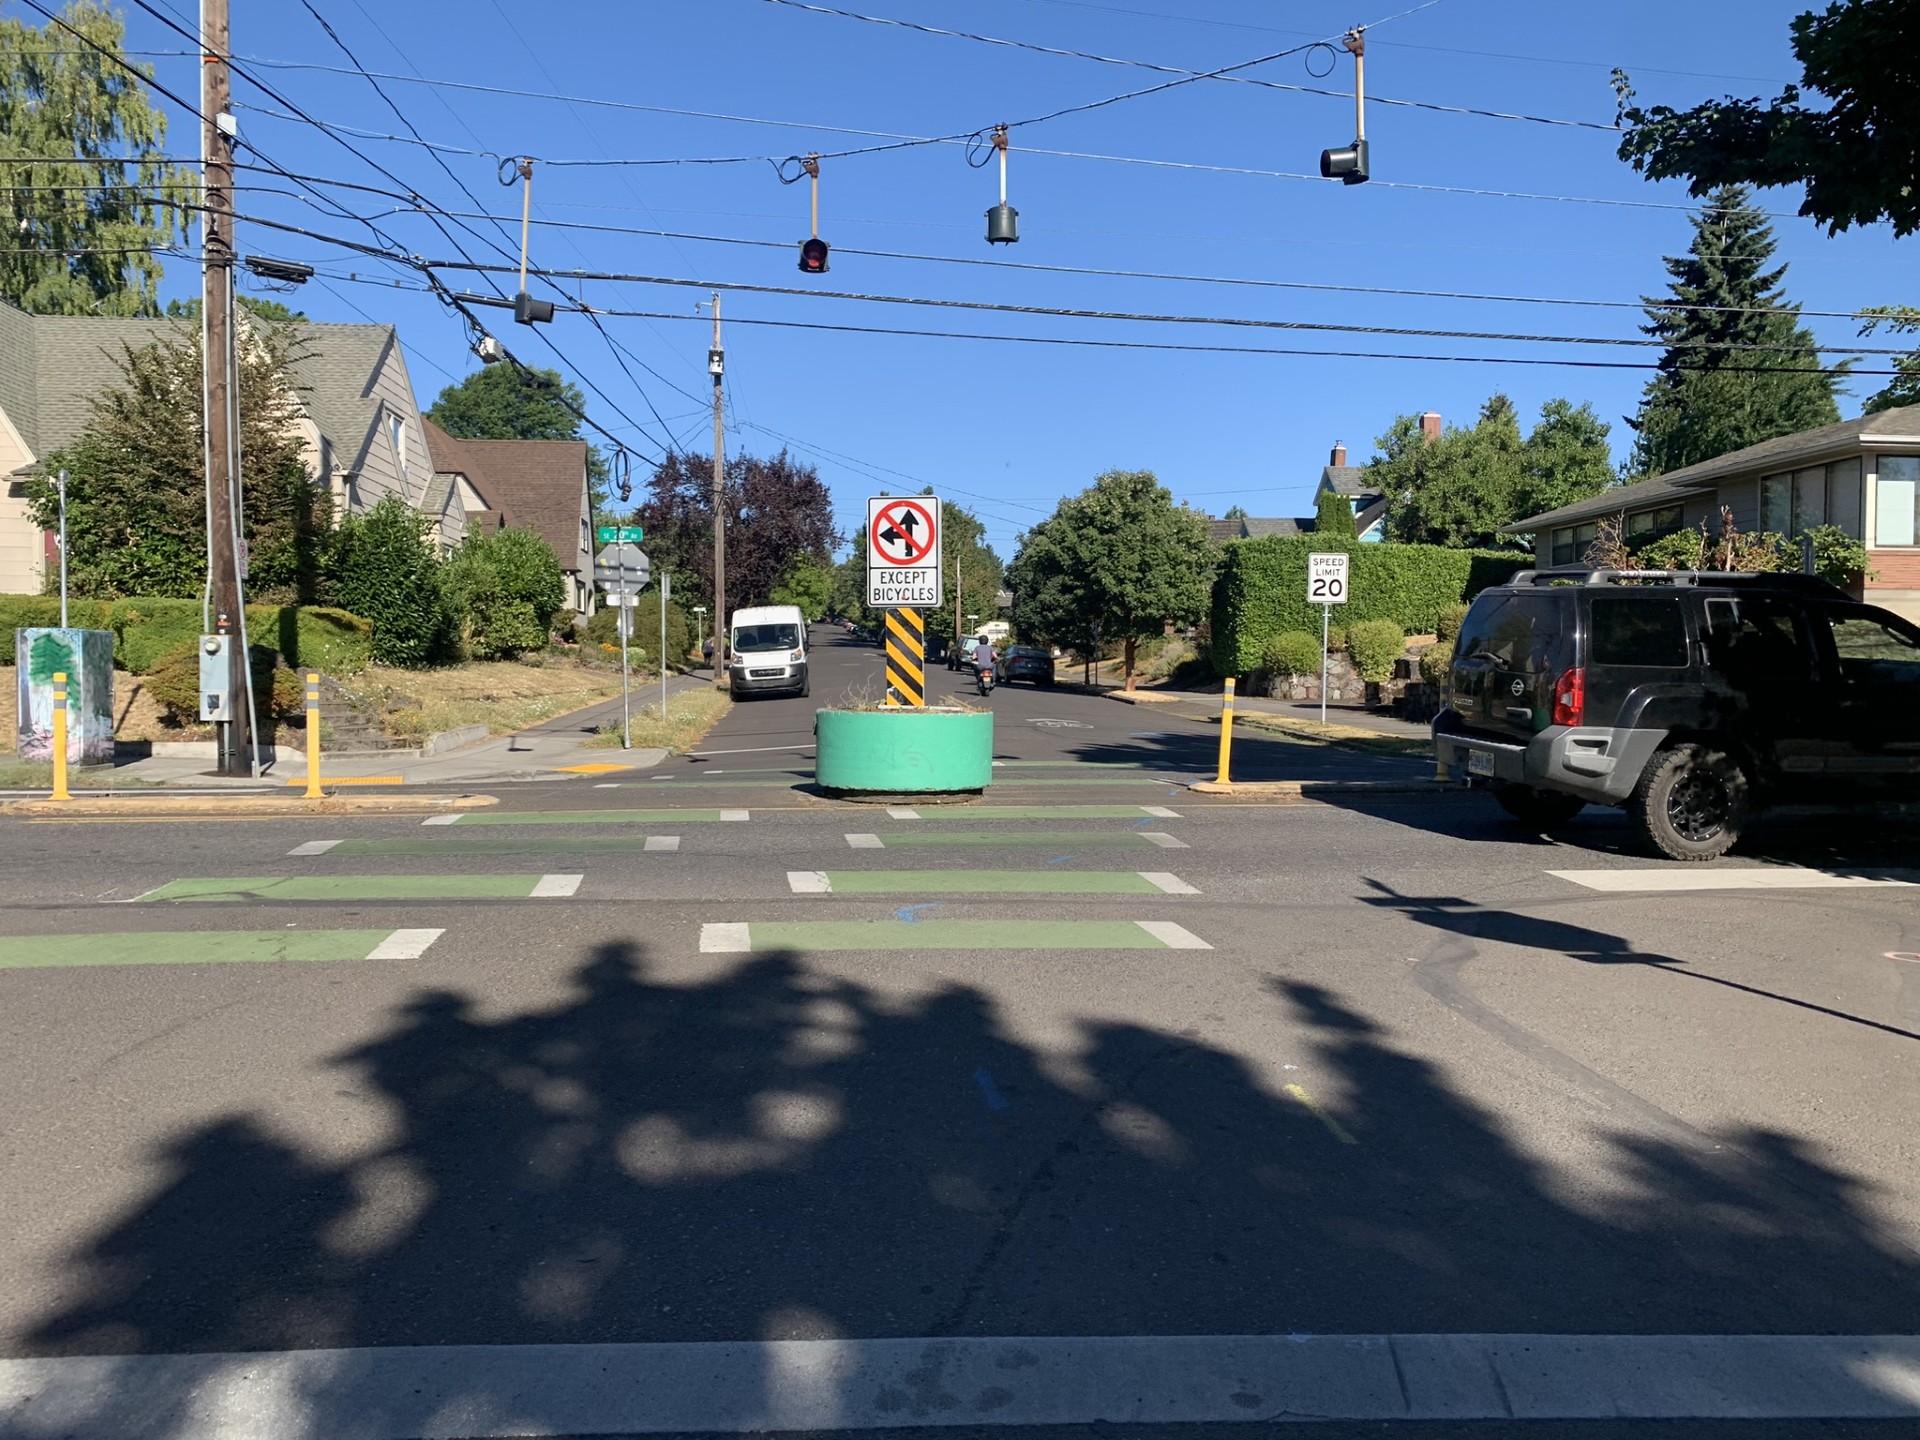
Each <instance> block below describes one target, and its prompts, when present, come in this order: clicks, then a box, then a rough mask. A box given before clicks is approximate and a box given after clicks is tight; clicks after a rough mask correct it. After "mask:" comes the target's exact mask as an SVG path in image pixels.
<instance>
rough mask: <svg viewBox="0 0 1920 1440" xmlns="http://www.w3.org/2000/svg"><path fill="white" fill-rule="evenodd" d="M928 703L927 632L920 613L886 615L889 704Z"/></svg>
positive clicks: (905, 611) (896, 611)
mask: <svg viewBox="0 0 1920 1440" xmlns="http://www.w3.org/2000/svg"><path fill="white" fill-rule="evenodd" d="M926 703H927V631H926V626H925V625H924V624H922V623H921V620H920V612H919V611H918V610H889V611H887V704H889V705H925V704H926Z"/></svg>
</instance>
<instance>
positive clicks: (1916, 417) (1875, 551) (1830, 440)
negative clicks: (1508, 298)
mask: <svg viewBox="0 0 1920 1440" xmlns="http://www.w3.org/2000/svg"><path fill="white" fill-rule="evenodd" d="M1722 506H1725V507H1727V508H1728V509H1730V510H1731V511H1732V512H1733V523H1734V524H1735V525H1737V526H1738V527H1739V528H1740V530H1741V531H1742V532H1743V533H1748V534H1753V533H1764V532H1771V533H1773V534H1776V535H1783V536H1785V537H1786V538H1788V539H1789V540H1794V539H1798V538H1799V536H1801V535H1802V534H1804V533H1805V532H1806V531H1808V530H1810V529H1812V528H1813V527H1815V526H1817V525H1838V526H1839V527H1840V528H1841V529H1842V530H1844V531H1845V532H1846V533H1847V534H1848V535H1850V536H1852V537H1853V538H1854V539H1856V540H1860V541H1863V542H1864V543H1865V544H1866V547H1867V556H1868V564H1869V565H1870V566H1871V567H1872V569H1873V571H1874V572H1875V576H1874V578H1873V579H1870V580H1867V581H1866V582H1865V584H1864V586H1863V587H1862V595H1863V598H1865V599H1866V600H1869V601H1871V602H1872V603H1874V604H1876V605H1884V606H1886V607H1887V608H1888V609H1889V610H1894V611H1897V612H1899V613H1900V614H1902V615H1906V616H1908V617H1909V618H1911V619H1916V620H1920V405H1908V406H1903V407H1900V408H1898V409H1893V410H1882V411H1880V412H1879V413H1878V414H1875V415H1863V416H1861V417H1860V418H1859V419H1858V420H1847V421H1843V422H1842V423H1840V424H1838V425H1822V426H1820V427H1819V428H1818V429H1815V430H1803V431H1801V432H1800V433H1798V434H1796V435H1782V436H1779V437H1778V438H1776V439H1773V440H1765V441H1762V442H1761V443H1760V444H1758V445H1749V446H1747V447H1746V448H1745V449H1744V450H1735V451H1734V452H1732V453H1731V454H1728V455H1721V456H1719V457H1717V458H1716V459H1712V460H1703V461H1701V462H1700V463H1699V464H1697V465H1689V466H1687V467H1686V468H1684V469H1681V470H1673V471H1670V472H1668V473H1667V474H1665V475H1656V476H1654V477H1653V478H1652V479H1649V480H1641V481H1638V482H1636V483H1634V484H1632V485H1621V486H1616V487H1614V488H1612V489H1609V490H1604V491H1602V492H1601V493H1600V494H1598V495H1596V496H1594V497H1593V498H1592V499H1590V500H1581V501H1577V502H1576V503H1574V504H1572V505H1563V506H1561V507H1560V508H1559V509H1557V510H1549V511H1547V512H1546V513H1545V514H1543V515H1533V516H1529V517H1528V518H1527V519H1525V520H1519V521H1516V522H1514V523H1513V524H1512V525H1509V526H1507V527H1505V529H1504V530H1502V532H1501V533H1502V534H1505V535H1514V536H1532V537H1533V542H1534V553H1535V556H1536V558H1537V560H1538V563H1539V564H1540V565H1541V567H1542V568H1547V567H1555V566H1566V565H1578V564H1579V563H1580V562H1581V558H1582V557H1583V556H1584V555H1585V554H1586V552H1587V547H1588V546H1589V545H1591V544H1592V543H1593V540H1594V537H1595V535H1596V533H1597V527H1598V526H1599V524H1600V523H1601V522H1602V521H1605V520H1608V519H1611V518H1612V517H1614V516H1621V517H1623V520H1624V531H1625V535H1624V538H1625V540H1626V543H1627V546H1628V548H1629V549H1638V548H1639V547H1640V546H1642V545H1645V544H1649V543H1651V542H1652V541H1654V540H1657V539H1659V538H1660V537H1661V536H1663V535H1670V534H1672V533H1673V532H1675V531H1677V530H1680V529H1682V528H1683V527H1694V526H1698V525H1699V524H1700V523H1701V522H1702V521H1705V522H1706V525H1707V528H1708V530H1709V531H1710V532H1711V533H1713V534H1716V535H1717V534H1718V533H1719V528H1720V510H1721V507H1722Z"/></svg>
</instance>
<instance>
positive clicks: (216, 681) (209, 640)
mask: <svg viewBox="0 0 1920 1440" xmlns="http://www.w3.org/2000/svg"><path fill="white" fill-rule="evenodd" d="M200 718H201V719H202V720H226V721H231V720H232V719H233V637H232V636H230V635H202V636H201V637H200Z"/></svg>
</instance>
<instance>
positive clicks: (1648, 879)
mask: <svg viewBox="0 0 1920 1440" xmlns="http://www.w3.org/2000/svg"><path fill="white" fill-rule="evenodd" d="M1547 873H1548V874H1549V875H1551V876H1553V877H1554V878H1556V879H1559V880H1568V881H1571V882H1572V883H1573V884H1575V885H1581V886H1584V887H1585V888H1587V889H1589V890H1604V891H1609V892H1613V893H1619V892H1622V891H1630V890H1645V891H1686V890H1869V889H1896V890H1898V889H1912V888H1913V887H1914V886H1915V885H1916V884H1920V872H1915V871H1911V870H1904V871H1901V872H1899V873H1898V874H1897V875H1893V874H1880V875H1853V874H1847V873H1846V872H1844V871H1837V870H1803V869H1801V868H1800V867H1798V866H1794V865H1764V866H1760V865H1756V866H1743V865H1714V866H1711V867H1706V868H1701V869H1695V868H1692V867H1688V868H1687V869H1684V870H1681V869H1664V868H1663V869H1658V870H1549V871H1548V872H1547Z"/></svg>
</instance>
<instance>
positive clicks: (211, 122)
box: [200, 0, 253, 775]
mask: <svg viewBox="0 0 1920 1440" xmlns="http://www.w3.org/2000/svg"><path fill="white" fill-rule="evenodd" d="M227 3H228V0H200V50H201V56H200V59H201V65H200V113H201V114H202V115H203V116H205V117H206V118H205V123H204V125H203V126H202V136H201V146H202V152H201V153H202V185H203V188H204V192H205V194H204V199H205V205H206V209H205V211H204V213H203V214H202V216H201V220H200V276H201V292H200V307H201V316H202V323H203V329H202V331H201V360H202V363H203V364H204V365H205V367H206V383H205V386H204V391H203V393H204V395H205V398H206V431H207V444H206V460H207V541H208V544H207V570H208V580H209V586H208V590H209V594H210V595H211V597H212V601H213V615H214V627H215V630H214V633H216V634H221V635H225V636H227V637H228V652H227V653H228V656H229V661H230V670H229V675H228V681H227V693H228V696H229V697H230V698H229V700H228V706H229V711H228V713H229V714H231V715H232V716H233V717H234V719H233V720H231V721H228V722H225V723H222V724H221V725H220V726H219V736H220V745H219V751H220V759H219V771H220V773H221V774H223V775H247V774H251V773H252V762H251V754H252V745H253V737H252V736H251V735H249V734H248V733H247V732H248V730H249V728H250V727H249V726H248V724H247V722H246V720H245V719H243V718H241V717H243V716H247V715H249V713H250V711H251V709H252V706H251V704H250V703H249V702H250V700H251V696H250V694H249V693H248V685H249V683H250V681H251V678H252V677H251V676H250V675H249V674H248V667H247V655H246V645H245V641H244V639H243V637H244V636H245V634H246V626H245V623H244V620H245V617H244V616H243V615H242V614H241V609H240V606H241V594H240V588H241V587H240V568H239V556H238V555H237V553H236V551H237V549H238V547H237V546H236V544H235V539H236V537H237V536H238V535H239V533H240V532H239V526H238V524H237V523H236V517H235V513H234V508H235V506H234V494H235V488H236V487H235V484H234V480H235V476H234V471H235V469H236V466H235V464H234V460H235V452H236V450H237V449H238V447H237V446H236V445H235V443H234V439H235V437H234V433H233V432H234V419H235V415H234V410H235V406H234V399H235V397H234V394H233V366H232V357H233V264H234V245H233V136H232V134H231V127H232V125H233V117H232V114H231V109H230V107H231V104H232V100H231V94H232V91H231V85H232V81H231V78H230V76H229V74H228V71H227V56H228V54H229V50H230V46H229V36H230V25H229V20H228V14H227Z"/></svg>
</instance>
